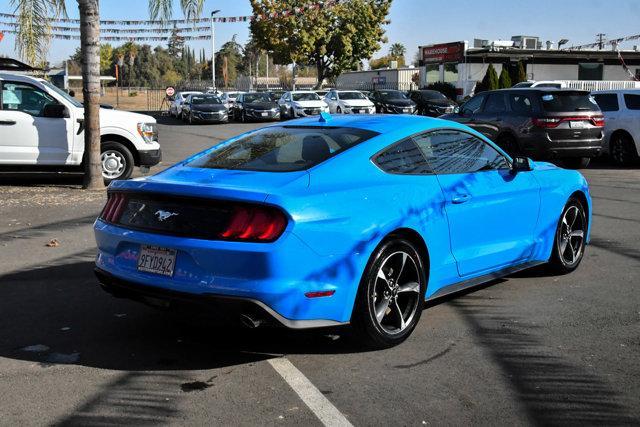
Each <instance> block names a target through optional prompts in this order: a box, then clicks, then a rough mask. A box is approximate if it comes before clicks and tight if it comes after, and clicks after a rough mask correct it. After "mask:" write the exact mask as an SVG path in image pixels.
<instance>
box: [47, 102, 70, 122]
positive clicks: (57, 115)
mask: <svg viewBox="0 0 640 427" xmlns="http://www.w3.org/2000/svg"><path fill="white" fill-rule="evenodd" d="M42 116H43V117H47V118H50V119H64V118H68V117H69V112H68V111H67V107H65V106H64V105H62V104H48V105H45V106H44V109H43V110H42Z"/></svg>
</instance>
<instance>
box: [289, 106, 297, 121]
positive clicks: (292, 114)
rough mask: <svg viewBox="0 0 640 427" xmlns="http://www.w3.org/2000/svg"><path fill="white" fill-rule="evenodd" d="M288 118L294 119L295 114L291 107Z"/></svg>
mask: <svg viewBox="0 0 640 427" xmlns="http://www.w3.org/2000/svg"><path fill="white" fill-rule="evenodd" d="M289 118H291V119H295V118H296V112H295V111H294V109H293V107H291V108H290V109H289Z"/></svg>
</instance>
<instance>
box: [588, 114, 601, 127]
mask: <svg viewBox="0 0 640 427" xmlns="http://www.w3.org/2000/svg"><path fill="white" fill-rule="evenodd" d="M591 122H593V125H594V126H596V127H599V128H603V127H604V116H593V117H591Z"/></svg>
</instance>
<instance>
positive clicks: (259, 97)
mask: <svg viewBox="0 0 640 427" xmlns="http://www.w3.org/2000/svg"><path fill="white" fill-rule="evenodd" d="M244 102H248V103H252V102H271V98H270V97H269V94H266V93H247V94H245V95H244Z"/></svg>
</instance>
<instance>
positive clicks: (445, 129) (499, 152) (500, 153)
mask: <svg viewBox="0 0 640 427" xmlns="http://www.w3.org/2000/svg"><path fill="white" fill-rule="evenodd" d="M443 131H445V132H446V131H449V132H450V131H454V132H460V133H465V134H467V135H469V136H472V137H474V138H477V139H479V140H480V141H482V142H484V143H485V144H487V145H489V146H490V147H491V148H493V149H494V150H496V151H497V152H498V154H499V155H501V156H502V157H504V160H505V161H506V162H507V166H508V168H506V169H494V170H509V169H511V168H512V167H513V159H512V158H511V157H510V156H509V155H508V154H507V153H505V152H504V151H502V149H501V148H500V147H498V146H497V145H496V144H495V143H493V142H492V141H489V140H487V139H485V138H484V137H480V136H478V135H475V134H473V133H471V132H469V131H467V130H464V129H456V128H453V127H439V128H434V129H429V130H428V131H422V132H416V133H414V134H411V135H408V136H405V137H404V138H402V139H400V140H398V141H396V142H394V143H392V144H390V145H387V146H386V147H384V148H382V149H381V150H379V151H377V152H376V153H375V154H374V155H373V156H371V157H370V158H369V161H370V162H371V163H373V165H374V166H375V167H376V168H378V169H380V170H381V171H382V172H383V173H386V174H389V175H423V176H430V175H458V174H459V173H453V172H452V173H437V172H433V171H432V172H431V173H394V172H388V171H385V170H384V169H382V168H381V167H380V166H379V165H378V164H377V163H376V159H377V158H378V157H379V156H380V155H382V154H383V153H384V152H385V151H387V150H388V149H391V148H392V147H395V146H396V145H398V144H400V143H402V142H404V141H405V140H406V139H409V138H411V139H412V140H413V138H414V137H416V136H420V135H426V134H430V133H436V132H443ZM413 143H414V144H416V142H415V141H413ZM416 146H417V144H416ZM419 148H420V147H418V149H419ZM420 152H421V153H422V150H420ZM422 156H423V157H424V154H422ZM424 159H425V161H426V162H427V164H429V161H428V160H427V158H426V157H424ZM481 172H492V171H490V170H486V171H477V172H466V173H481Z"/></svg>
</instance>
